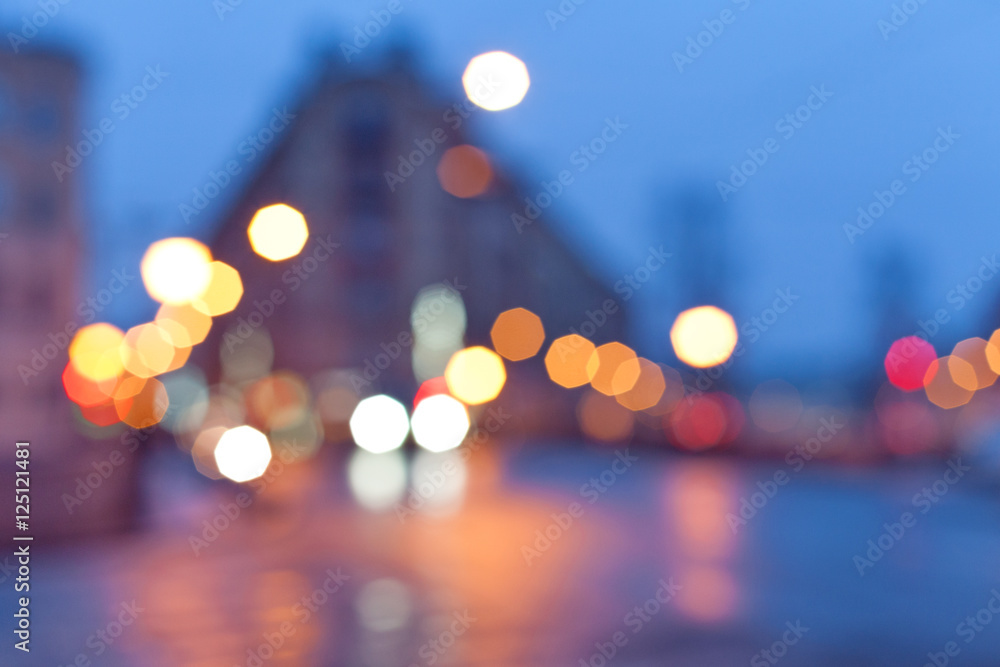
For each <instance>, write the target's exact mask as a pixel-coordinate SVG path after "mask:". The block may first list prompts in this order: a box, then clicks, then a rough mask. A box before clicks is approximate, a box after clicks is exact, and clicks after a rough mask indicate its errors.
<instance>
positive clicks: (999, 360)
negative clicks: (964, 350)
mask: <svg viewBox="0 0 1000 667" xmlns="http://www.w3.org/2000/svg"><path fill="white" fill-rule="evenodd" d="M988 343H989V347H988V348H987V349H986V360H987V361H988V362H989V364H990V369H991V370H992V371H993V372H994V373H997V374H1000V329H997V330H996V331H994V332H993V335H991V336H990V339H989V341H988Z"/></svg>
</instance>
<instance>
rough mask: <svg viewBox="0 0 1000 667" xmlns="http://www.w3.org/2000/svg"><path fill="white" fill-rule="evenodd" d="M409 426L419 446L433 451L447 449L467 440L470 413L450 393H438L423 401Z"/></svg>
mask: <svg viewBox="0 0 1000 667" xmlns="http://www.w3.org/2000/svg"><path fill="white" fill-rule="evenodd" d="M410 425H411V427H412V429H413V439H414V440H416V441H417V444H418V445H420V446H421V447H423V448H424V449H426V450H427V451H430V452H446V451H448V450H449V449H454V448H455V447H458V446H459V445H461V444H462V441H463V440H465V436H466V434H467V433H468V432H469V413H468V412H466V410H465V406H464V405H462V404H461V403H460V402H459V401H457V400H455V399H454V398H452V397H451V396H447V395H445V394H438V395H436V396H430V397H428V398H425V399H424V400H422V401H420V404H419V405H417V407H416V409H415V410H414V411H413V417H412V418H411V420H410Z"/></svg>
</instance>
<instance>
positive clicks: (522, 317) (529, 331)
mask: <svg viewBox="0 0 1000 667" xmlns="http://www.w3.org/2000/svg"><path fill="white" fill-rule="evenodd" d="M490 339H491V340H492V341H493V349H495V350H496V351H497V353H498V354H499V355H500V356H501V357H504V358H506V359H510V360H511V361H522V360H524V359H528V358H529V357H533V356H535V355H536V354H538V350H540V349H541V348H542V343H544V342H545V328H544V327H543V326H542V320H541V318H540V317H538V315H535V314H534V313H533V312H531V311H530V310H526V309H524V308H512V309H511V310H506V311H504V312H502V313H500V314H499V315H498V316H497V319H496V321H495V322H494V323H493V328H492V329H490Z"/></svg>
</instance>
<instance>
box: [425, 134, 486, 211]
mask: <svg viewBox="0 0 1000 667" xmlns="http://www.w3.org/2000/svg"><path fill="white" fill-rule="evenodd" d="M437 177H438V181H440V182H441V187H442V188H443V189H444V191H445V192H447V193H448V194H450V195H454V196H455V197H460V198H462V199H469V198H471V197H478V196H479V195H481V194H483V193H484V192H486V189H487V188H489V186H490V182H491V181H492V180H493V169H492V167H490V160H489V158H488V157H487V156H486V153H484V152H483V151H481V150H479V149H478V148H476V147H475V146H465V145H463V146H455V147H453V148H449V149H448V150H447V151H445V153H444V155H442V156H441V161H440V162H439V163H438V167H437Z"/></svg>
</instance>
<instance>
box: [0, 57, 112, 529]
mask: <svg viewBox="0 0 1000 667" xmlns="http://www.w3.org/2000/svg"><path fill="white" fill-rule="evenodd" d="M79 81H80V71H79V68H78V65H77V64H76V62H75V60H74V59H72V58H71V57H69V56H67V55H64V54H59V53H53V52H42V51H34V52H25V51H24V50H22V52H21V53H20V54H17V55H14V54H9V53H0V368H2V370H0V423H2V424H3V425H4V437H5V438H6V441H5V442H4V443H3V445H2V446H3V447H5V448H11V447H13V442H14V440H15V439H17V440H22V439H25V440H28V441H30V442H31V468H32V472H33V474H32V478H33V479H32V485H31V487H32V495H31V506H32V513H31V516H32V525H31V530H32V532H33V533H34V534H39V535H40V534H43V529H44V530H45V531H51V532H69V531H74V530H76V531H83V530H93V529H94V528H98V527H100V524H104V525H109V524H110V523H113V522H114V513H113V512H111V511H110V510H109V506H111V502H110V499H111V498H112V497H113V496H114V493H113V489H114V488H115V487H116V486H119V484H120V482H124V481H125V479H126V477H127V473H124V472H119V480H107V481H105V480H102V482H103V483H102V484H101V486H102V487H104V488H101V489H99V490H98V491H93V492H92V493H91V495H90V496H89V497H88V498H87V500H86V502H85V503H84V504H83V506H82V507H80V508H75V511H74V512H73V513H72V514H71V513H70V512H69V510H67V508H66V507H65V506H64V504H63V503H62V502H61V501H60V498H61V496H62V494H63V493H64V492H65V493H70V494H72V493H73V492H74V486H75V480H76V479H77V478H78V477H83V478H85V477H86V476H87V474H88V473H91V472H94V470H93V468H91V467H90V466H91V464H92V463H93V462H96V461H100V460H102V459H103V458H104V457H105V456H106V454H105V453H104V449H106V448H107V446H108V445H107V443H96V442H90V441H87V440H86V439H85V438H83V437H81V436H80V435H78V434H77V433H76V431H75V429H74V427H73V415H72V412H71V407H70V401H69V400H68V399H67V398H66V395H65V393H64V392H63V389H62V382H61V376H62V371H63V369H64V367H65V365H66V361H67V351H66V350H67V347H68V344H69V342H70V339H71V338H72V333H73V332H74V331H75V329H76V328H77V327H78V326H80V325H81V322H80V315H79V314H78V313H77V312H76V311H77V308H78V305H79V303H80V298H81V290H80V289H79V284H80V243H79V238H80V222H81V197H80V193H79V178H78V172H77V171H70V172H68V173H62V174H60V175H58V176H57V173H56V170H55V169H54V168H53V163H65V161H66V146H67V145H72V144H75V143H76V142H78V141H79V140H80V136H79V126H78V120H77V119H78V109H77V107H78V100H79V92H78V90H79ZM12 462H13V457H12V456H3V457H0V472H2V473H3V474H4V479H7V480H12V479H13V472H10V474H9V475H8V474H7V471H8V468H9V467H10V466H11V465H12ZM84 495H86V494H84ZM9 511H11V510H10V504H8V507H5V508H4V509H3V512H4V513H7V512H9Z"/></svg>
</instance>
